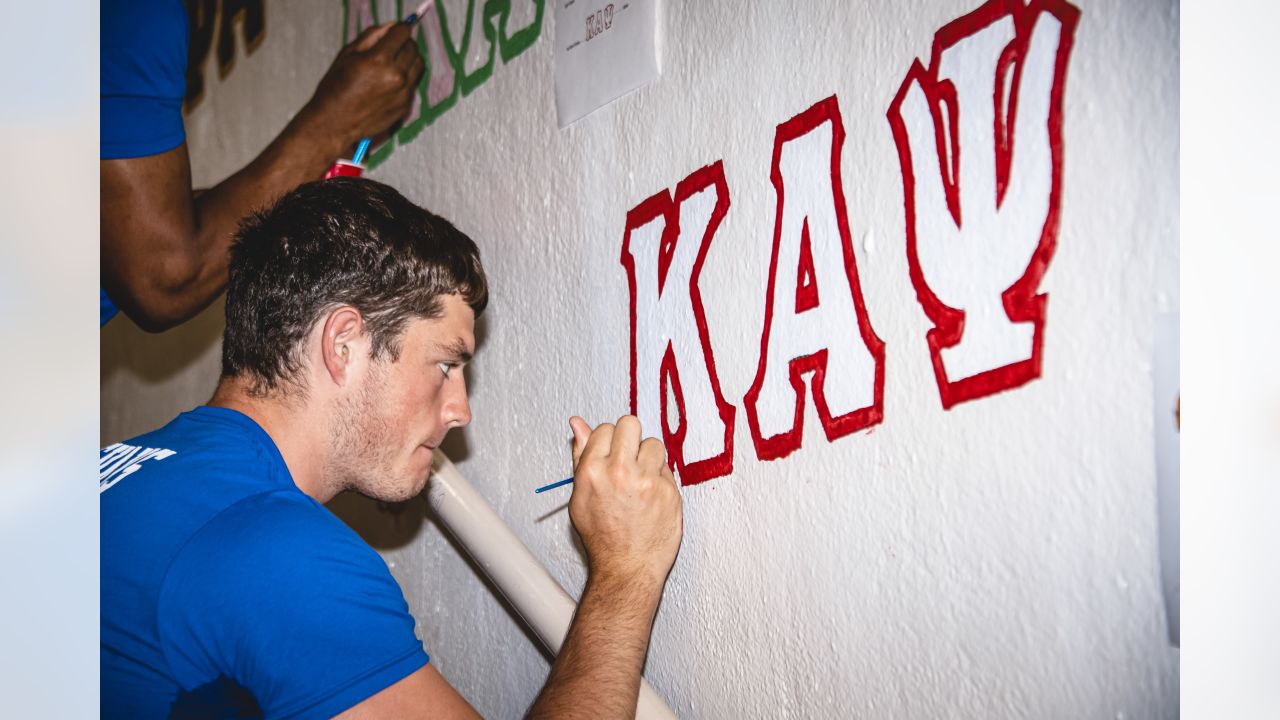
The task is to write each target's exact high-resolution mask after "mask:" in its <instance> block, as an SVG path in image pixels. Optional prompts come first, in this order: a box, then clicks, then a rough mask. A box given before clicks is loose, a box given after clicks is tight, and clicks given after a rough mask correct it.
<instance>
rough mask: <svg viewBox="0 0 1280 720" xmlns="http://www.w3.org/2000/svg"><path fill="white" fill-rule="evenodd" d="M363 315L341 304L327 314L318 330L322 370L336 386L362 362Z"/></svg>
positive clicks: (345, 381)
mask: <svg viewBox="0 0 1280 720" xmlns="http://www.w3.org/2000/svg"><path fill="white" fill-rule="evenodd" d="M365 344H366V343H365V334H364V318H363V317H362V316H361V315H360V311H359V310H356V309H355V308H353V307H351V306H349V305H344V306H342V307H339V308H337V309H336V310H333V311H332V312H330V313H329V315H328V317H326V318H325V320H324V325H323V326H322V328H321V333H320V355H321V359H322V360H323V361H324V369H325V372H326V373H328V375H329V379H330V380H332V381H333V382H334V384H336V385H346V384H347V381H349V380H350V379H351V377H352V372H353V371H354V370H355V368H356V366H357V365H358V364H359V363H361V362H363V360H362V358H363V355H364V353H361V352H360V350H361V349H363V348H364V345H365Z"/></svg>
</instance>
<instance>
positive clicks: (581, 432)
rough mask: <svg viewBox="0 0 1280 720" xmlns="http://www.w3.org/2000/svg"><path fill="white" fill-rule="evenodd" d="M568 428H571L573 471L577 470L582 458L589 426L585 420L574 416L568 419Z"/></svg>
mask: <svg viewBox="0 0 1280 720" xmlns="http://www.w3.org/2000/svg"><path fill="white" fill-rule="evenodd" d="M569 427H570V428H573V469H574V470H577V469H578V460H580V459H581V458H582V451H583V450H584V449H586V447H587V440H588V439H589V438H590V437H591V426H590V425H588V424H587V421H586V420H583V419H582V418H580V417H578V416H577V415H574V416H573V417H571V418H569Z"/></svg>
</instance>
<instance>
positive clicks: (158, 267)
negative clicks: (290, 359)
mask: <svg viewBox="0 0 1280 720" xmlns="http://www.w3.org/2000/svg"><path fill="white" fill-rule="evenodd" d="M422 72H423V62H422V57H421V55H420V54H419V52H418V46H417V43H416V42H415V41H414V40H413V36H412V31H411V28H409V27H407V26H405V25H403V24H400V23H394V24H385V25H379V26H377V27H374V28H370V29H369V30H366V31H365V32H364V33H362V34H361V35H360V36H359V37H358V38H356V39H355V40H354V41H352V42H351V43H350V44H349V45H347V46H346V47H344V48H343V49H342V51H341V52H339V53H338V56H337V58H335V59H334V62H333V65H332V66H331V67H330V68H329V70H328V72H327V73H326V74H325V76H324V78H323V79H321V81H320V84H319V85H318V86H317V88H316V91H315V94H314V95H313V96H312V98H311V100H310V101H308V102H307V104H306V105H305V106H304V107H303V108H302V109H301V110H300V111H299V112H298V114H297V115H295V116H294V118H293V119H292V120H291V121H290V122H289V124H288V126H286V127H285V129H284V130H283V131H282V132H281V133H280V135H279V136H278V137H277V138H276V139H275V140H274V141H272V142H271V144H270V145H268V146H267V148H266V149H265V150H263V151H262V153H261V154H260V155H258V157H257V158H255V159H254V160H253V162H251V163H249V164H248V165H247V166H246V167H245V168H244V169H242V170H240V171H239V172H237V173H235V174H234V175H232V176H231V177H229V178H227V179H226V180H224V181H222V182H221V183H219V184H218V185H217V186H215V187H213V188H210V189H209V190H207V191H204V192H201V193H199V194H198V195H197V194H196V193H194V192H193V191H192V187H191V167H190V163H189V160H188V157H187V148H186V145H185V144H183V145H181V146H179V147H177V148H175V149H173V150H170V151H168V152H165V153H161V154H159V155H151V156H147V157H140V158H130V159H122V160H102V161H101V163H100V166H99V168H100V170H99V178H100V181H101V191H100V193H101V194H100V200H101V208H102V209H101V232H102V246H101V247H102V285H103V288H104V289H105V290H106V292H107V296H108V297H110V298H111V300H112V302H114V303H115V304H116V305H117V306H118V307H119V308H120V309H121V310H122V311H123V312H124V313H125V314H126V315H128V316H129V317H130V319H132V320H133V321H134V322H135V323H137V324H138V326H139V327H141V328H143V329H144V330H147V331H150V332H159V331H162V330H166V329H168V328H170V327H173V326H174V325H177V324H179V323H181V322H183V321H185V320H187V319H189V318H191V317H192V316H194V315H195V314H196V313H198V312H200V311H201V310H202V309H204V308H205V307H206V306H207V305H208V304H209V303H210V302H212V301H213V299H214V298H216V297H217V296H218V294H219V293H220V292H222V290H223V288H224V287H225V286H226V283H227V259H228V258H227V256H228V248H229V247H230V243H231V239H232V237H233V236H234V234H235V231H236V228H237V227H238V224H239V222H240V220H241V218H243V217H244V216H246V215H247V214H249V213H250V212H252V211H253V210H256V209H259V208H262V207H264V206H266V205H268V204H270V203H272V202H274V201H275V200H276V199H277V198H279V197H280V196H281V195H283V194H284V193H286V192H288V191H289V190H292V189H293V188H294V187H297V186H298V185H300V184H302V183H304V182H307V181H309V180H318V179H320V177H321V176H322V175H323V174H324V172H325V170H326V169H328V167H329V165H331V164H332V163H333V161H334V160H336V159H337V158H338V157H340V156H341V155H342V154H343V152H344V151H345V150H346V149H347V148H349V147H350V146H351V145H352V144H354V143H355V142H357V141H358V140H359V139H360V138H362V137H366V136H371V135H377V134H378V133H379V132H382V131H384V130H386V128H388V127H390V126H391V125H392V124H393V123H395V122H396V121H397V120H400V119H402V118H404V117H405V116H406V115H407V114H408V113H409V110H410V109H411V107H412V102H413V93H414V91H415V90H416V88H417V84H418V80H419V79H420V78H421V76H422Z"/></svg>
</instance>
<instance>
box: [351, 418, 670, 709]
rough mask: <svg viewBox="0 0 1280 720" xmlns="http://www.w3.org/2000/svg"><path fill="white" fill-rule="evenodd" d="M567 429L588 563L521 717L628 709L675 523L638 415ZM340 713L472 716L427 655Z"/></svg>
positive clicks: (661, 458)
mask: <svg viewBox="0 0 1280 720" xmlns="http://www.w3.org/2000/svg"><path fill="white" fill-rule="evenodd" d="M570 424H571V425H572V426H573V432H574V449H573V457H574V485H573V497H572V498H571V499H570V501H569V515H570V518H571V519H572V520H573V525H574V527H575V528H576V529H577V531H578V535H579V537H581V538H582V544H583V546H585V547H586V550H587V560H588V563H589V565H590V573H589V576H588V578H587V585H586V588H585V589H584V590H583V593H582V600H581V601H580V602H579V603H578V610H577V613H575V615H574V617H573V624H572V625H570V626H569V632H568V634H567V635H566V636H565V640H564V644H563V645H562V646H561V648H560V653H559V655H557V656H556V659H555V662H553V663H552V664H551V673H550V675H549V676H548V677H547V682H546V684H545V685H544V686H543V688H542V692H541V693H539V695H538V698H537V700H536V701H535V702H534V704H533V706H532V707H531V708H529V713H528V717H529V718H534V719H541V718H557V719H560V718H570V719H573V718H589V719H590V720H600V719H601V718H610V719H611V718H632V717H635V712H636V702H637V701H638V700H639V696H640V671H641V670H642V669H643V667H644V658H645V653H646V652H647V651H648V647H649V633H650V632H651V630H652V628H653V618H654V614H655V613H656V611H657V608H658V602H659V600H660V599H661V598H662V588H663V585H664V584H665V583H666V579H667V573H668V572H670V570H671V565H672V564H673V563H674V562H675V557H676V553H677V551H678V550H679V549H680V538H681V535H682V533H683V531H684V526H683V512H682V509H681V500H680V490H679V487H678V486H677V485H676V481H675V477H674V476H673V475H672V474H671V470H670V469H669V468H668V467H667V464H666V450H665V448H664V447H663V445H662V443H661V442H660V441H658V440H655V439H653V438H649V439H647V440H645V441H644V442H643V443H642V442H640V422H639V421H638V420H636V418H634V417H631V416H627V417H624V418H622V419H621V420H619V421H618V424H617V426H616V427H615V426H614V425H610V424H608V423H605V424H603V425H601V426H600V427H598V428H596V429H595V430H594V431H591V430H590V429H589V428H588V426H587V424H586V423H585V422H584V421H583V420H582V419H581V418H576V417H575V418H573V419H572V420H571V421H570ZM339 717H340V718H342V720H357V719H363V718H436V717H439V718H475V717H479V715H477V714H476V713H475V710H474V709H472V707H471V706H470V705H468V704H467V702H466V700H464V699H463V698H462V696H461V695H459V694H458V693H457V691H456V690H454V689H453V687H452V686H450V685H449V683H448V681H446V680H445V679H444V678H443V677H441V676H440V674H439V673H438V672H436V671H435V670H434V669H433V668H432V667H431V665H427V666H426V667H424V668H422V669H421V670H419V671H417V672H415V673H413V674H412V675H410V676H408V677H406V678H405V679H403V680H401V681H400V682H398V683H395V684H394V685H391V686H389V687H387V688H386V689H384V690H382V691H381V692H379V693H377V694H375V695H373V696H371V697H369V698H368V699H366V700H365V701H363V702H361V703H359V704H357V705H355V706H353V707H352V708H350V709H349V710H347V711H346V712H345V713H343V714H342V715H340V716H339Z"/></svg>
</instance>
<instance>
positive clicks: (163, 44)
mask: <svg viewBox="0 0 1280 720" xmlns="http://www.w3.org/2000/svg"><path fill="white" fill-rule="evenodd" d="M101 12H102V20H101V36H100V37H99V41H100V44H101V58H100V60H101V65H100V68H101V70H100V72H101V75H100V79H99V86H100V87H99V103H100V107H99V111H100V120H99V122H100V123H101V127H100V130H101V141H100V142H101V146H100V153H99V154H100V157H101V158H102V159H103V160H115V159H119V158H135V157H144V156H147V155H158V154H160V153H162V152H167V151H169V150H172V149H174V148H176V147H178V146H179V145H181V144H182V143H183V142H185V141H186V138H187V136H186V131H185V130H184V129H183V126H182V99H183V97H184V96H185V95H186V92H187V33H188V28H187V9H186V6H185V5H183V3H182V0H102V4H101ZM99 294H100V295H101V325H105V324H107V321H108V320H110V319H111V318H112V317H114V316H115V314H116V307H115V305H114V304H113V303H112V302H111V300H110V299H109V298H108V297H107V293H106V291H105V290H102V289H101V288H99Z"/></svg>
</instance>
